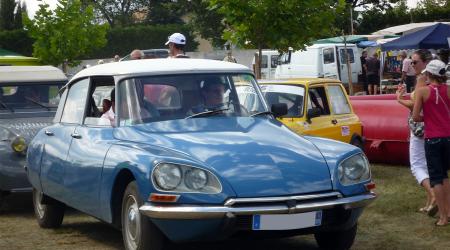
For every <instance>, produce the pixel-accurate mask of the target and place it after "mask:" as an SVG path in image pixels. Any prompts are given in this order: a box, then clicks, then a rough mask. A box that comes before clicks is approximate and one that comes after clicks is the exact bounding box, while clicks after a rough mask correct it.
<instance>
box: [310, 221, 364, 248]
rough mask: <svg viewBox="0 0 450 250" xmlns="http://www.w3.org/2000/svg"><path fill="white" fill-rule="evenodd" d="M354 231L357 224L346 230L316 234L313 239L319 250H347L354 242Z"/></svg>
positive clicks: (356, 229) (356, 228)
mask: <svg viewBox="0 0 450 250" xmlns="http://www.w3.org/2000/svg"><path fill="white" fill-rule="evenodd" d="M356 231H358V225H357V224H355V225H354V226H353V227H351V228H350V229H348V230H342V231H332V232H320V233H316V234H315V235H314V237H315V238H316V242H317V244H318V245H319V247H320V248H321V249H333V250H347V249H350V247H351V246H352V245H353V242H354V241H355V236H356Z"/></svg>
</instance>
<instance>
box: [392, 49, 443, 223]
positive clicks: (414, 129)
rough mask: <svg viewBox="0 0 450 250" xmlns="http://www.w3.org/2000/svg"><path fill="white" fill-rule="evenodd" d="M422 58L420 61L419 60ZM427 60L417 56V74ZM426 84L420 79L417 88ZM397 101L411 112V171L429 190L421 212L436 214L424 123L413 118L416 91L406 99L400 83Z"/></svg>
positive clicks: (422, 52) (422, 53)
mask: <svg viewBox="0 0 450 250" xmlns="http://www.w3.org/2000/svg"><path fill="white" fill-rule="evenodd" d="M427 53H428V54H429V52H428V51H427V50H419V51H416V52H414V54H413V57H414V58H416V57H419V58H420V57H423V58H428V57H431V54H429V55H428V54H427ZM419 60H420V61H419ZM426 63H428V61H427V60H425V61H422V60H421V59H418V58H416V62H415V63H414V64H412V65H414V66H412V67H413V69H414V70H415V72H416V74H417V75H419V74H421V72H422V71H423V70H424V69H425V66H426ZM424 86H426V83H425V81H423V80H421V81H418V82H417V84H416V86H415V89H419V88H420V87H424ZM396 94H397V101H398V102H399V103H400V104H401V105H403V106H405V107H406V108H408V109H409V110H410V114H409V116H408V125H409V128H410V137H409V162H410V166H411V172H412V174H413V175H414V177H415V178H416V180H417V182H418V183H419V185H421V186H422V187H423V188H424V189H425V191H426V192H427V199H426V202H425V206H424V207H421V208H419V211H420V212H423V213H427V214H428V215H430V216H434V215H435V214H436V212H437V206H436V200H435V196H434V192H433V189H432V188H431V185H430V176H429V173H428V167H427V163H426V159H425V146H424V143H425V142H424V139H423V131H424V125H423V123H421V122H420V123H416V122H414V121H413V120H412V111H413V108H414V100H415V92H412V93H411V96H410V97H411V98H410V100H407V99H404V95H405V94H406V85H405V84H400V85H399V86H398V89H397V93H396Z"/></svg>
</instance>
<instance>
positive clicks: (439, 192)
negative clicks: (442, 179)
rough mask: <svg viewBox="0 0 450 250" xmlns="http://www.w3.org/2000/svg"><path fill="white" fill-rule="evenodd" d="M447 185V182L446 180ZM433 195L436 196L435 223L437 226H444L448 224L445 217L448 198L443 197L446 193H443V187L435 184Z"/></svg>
mask: <svg viewBox="0 0 450 250" xmlns="http://www.w3.org/2000/svg"><path fill="white" fill-rule="evenodd" d="M447 185H448V180H447ZM433 190H434V194H435V195H436V202H437V205H438V208H439V221H438V222H437V224H438V225H446V224H447V223H448V217H447V214H448V213H447V205H448V204H447V200H448V198H447V197H445V195H446V194H447V193H448V192H445V191H444V185H441V184H437V185H435V186H434V187H433Z"/></svg>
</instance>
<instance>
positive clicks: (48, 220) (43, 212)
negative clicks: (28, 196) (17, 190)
mask: <svg viewBox="0 0 450 250" xmlns="http://www.w3.org/2000/svg"><path fill="white" fill-rule="evenodd" d="M43 195H44V194H43V193H42V192H40V191H38V190H36V189H34V188H33V207H34V214H35V215H36V218H37V221H38V224H39V226H40V227H42V228H58V227H60V226H61V224H62V221H63V218H64V210H65V205H64V204H63V203H61V202H59V201H56V200H50V201H49V202H48V203H47V204H43V203H42V197H43Z"/></svg>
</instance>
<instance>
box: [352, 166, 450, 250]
mask: <svg viewBox="0 0 450 250" xmlns="http://www.w3.org/2000/svg"><path fill="white" fill-rule="evenodd" d="M372 177H373V179H374V181H375V183H376V185H377V188H376V189H375V192H376V193H377V194H378V199H377V200H375V202H374V203H372V204H371V205H370V206H369V207H368V208H367V209H366V210H365V211H364V213H363V215H362V217H361V219H360V221H359V230H358V235H357V238H356V242H355V245H354V247H353V249H450V225H449V226H447V227H444V228H441V227H436V226H434V222H435V221H436V219H435V218H431V217H429V216H427V215H425V214H422V213H419V212H418V209H419V207H421V206H423V205H424V204H425V197H426V195H425V191H424V190H423V188H422V187H420V186H419V185H418V184H417V182H416V180H415V178H414V177H413V176H412V174H411V172H410V169H409V168H408V167H404V166H385V165H372Z"/></svg>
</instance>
